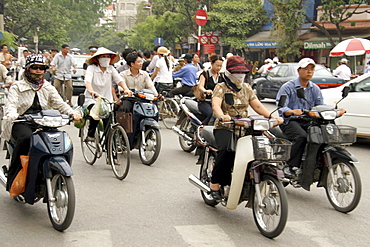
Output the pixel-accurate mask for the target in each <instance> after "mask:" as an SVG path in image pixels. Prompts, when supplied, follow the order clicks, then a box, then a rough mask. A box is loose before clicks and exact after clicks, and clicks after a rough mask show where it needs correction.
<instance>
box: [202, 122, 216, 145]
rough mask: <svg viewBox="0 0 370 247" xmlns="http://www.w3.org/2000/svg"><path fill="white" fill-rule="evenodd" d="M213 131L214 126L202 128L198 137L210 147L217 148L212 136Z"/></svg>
mask: <svg viewBox="0 0 370 247" xmlns="http://www.w3.org/2000/svg"><path fill="white" fill-rule="evenodd" d="M213 129H214V126H203V129H202V131H201V132H200V135H201V136H202V137H203V138H204V140H205V141H206V142H207V143H208V144H209V145H210V146H212V147H215V148H217V145H216V140H215V136H214V135H213Z"/></svg>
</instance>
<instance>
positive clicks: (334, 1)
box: [305, 0, 370, 47]
mask: <svg viewBox="0 0 370 247" xmlns="http://www.w3.org/2000/svg"><path fill="white" fill-rule="evenodd" d="M364 3H367V4H370V1H368V0H360V1H359V0H321V5H322V10H323V15H322V16H321V18H320V20H319V21H329V22H331V23H333V24H334V25H335V27H336V33H337V34H338V38H339V42H340V41H342V39H343V31H344V29H345V27H344V26H343V25H341V23H342V22H344V21H346V20H348V19H350V18H351V17H352V16H353V15H356V14H363V13H370V10H369V9H365V10H364V9H359V8H360V6H361V4H364ZM305 17H306V19H307V21H309V22H310V23H312V24H313V25H314V26H315V27H317V28H318V29H319V30H320V32H322V33H323V34H325V36H326V37H327V38H328V40H329V41H330V43H331V45H332V46H333V47H334V46H335V43H334V41H333V39H332V37H331V35H330V33H329V32H328V30H327V29H326V28H325V27H324V25H323V24H319V23H318V22H317V21H314V20H313V19H311V18H310V17H309V16H307V15H305Z"/></svg>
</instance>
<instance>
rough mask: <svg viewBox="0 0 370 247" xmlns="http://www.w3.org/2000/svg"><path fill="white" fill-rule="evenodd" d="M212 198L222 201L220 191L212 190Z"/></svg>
mask: <svg viewBox="0 0 370 247" xmlns="http://www.w3.org/2000/svg"><path fill="white" fill-rule="evenodd" d="M211 196H212V197H213V199H215V200H216V201H218V202H220V201H221V200H222V197H221V192H220V190H211Z"/></svg>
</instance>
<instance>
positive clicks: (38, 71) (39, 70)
mask: <svg viewBox="0 0 370 247" xmlns="http://www.w3.org/2000/svg"><path fill="white" fill-rule="evenodd" d="M31 67H34V68H37V69H32V68H31ZM31 67H30V68H29V71H30V73H31V74H35V75H37V76H41V75H44V74H45V70H44V69H43V65H32V66H31Z"/></svg>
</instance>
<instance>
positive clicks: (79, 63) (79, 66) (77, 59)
mask: <svg viewBox="0 0 370 247" xmlns="http://www.w3.org/2000/svg"><path fill="white" fill-rule="evenodd" d="M88 57H89V56H74V59H75V62H76V64H77V69H82V68H83V64H84V62H85V61H86V58H88Z"/></svg>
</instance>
